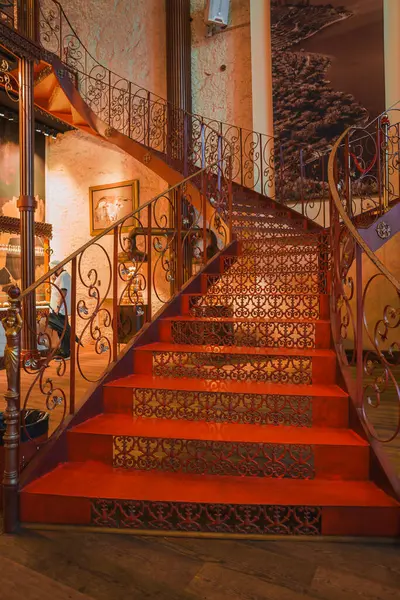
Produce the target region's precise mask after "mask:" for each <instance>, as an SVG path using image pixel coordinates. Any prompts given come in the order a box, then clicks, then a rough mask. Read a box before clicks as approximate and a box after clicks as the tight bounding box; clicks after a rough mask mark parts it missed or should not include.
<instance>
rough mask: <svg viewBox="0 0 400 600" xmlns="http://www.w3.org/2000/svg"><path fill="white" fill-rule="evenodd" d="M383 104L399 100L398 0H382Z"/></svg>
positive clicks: (399, 9)
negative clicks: (383, 50) (383, 48)
mask: <svg viewBox="0 0 400 600" xmlns="http://www.w3.org/2000/svg"><path fill="white" fill-rule="evenodd" d="M383 21H384V47H385V106H386V108H389V107H390V106H392V105H393V104H395V103H396V102H398V101H400V35H399V31H400V2H399V1H398V0H384V2H383ZM399 106H400V105H399Z"/></svg>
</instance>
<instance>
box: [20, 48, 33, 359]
mask: <svg viewBox="0 0 400 600" xmlns="http://www.w3.org/2000/svg"><path fill="white" fill-rule="evenodd" d="M19 87H20V98H19V153H20V167H19V169H20V197H19V200H18V208H19V210H20V215H21V219H20V229H21V273H22V275H21V283H22V289H23V290H25V289H26V288H28V287H29V286H30V285H32V284H33V283H34V281H35V233H34V228H35V208H36V202H35V198H34V156H35V115H34V99H33V61H31V60H27V59H25V58H21V59H20V61H19ZM35 299H36V295H35V293H32V294H29V296H27V297H26V298H25V299H24V305H23V311H24V329H23V348H24V350H28V351H32V350H36V314H35V313H36V302H35Z"/></svg>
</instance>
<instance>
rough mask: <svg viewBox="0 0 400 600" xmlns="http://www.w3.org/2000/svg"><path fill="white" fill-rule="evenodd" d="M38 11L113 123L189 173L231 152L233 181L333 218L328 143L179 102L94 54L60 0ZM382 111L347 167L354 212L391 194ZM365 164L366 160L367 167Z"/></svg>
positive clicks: (45, 39) (45, 35) (51, 43)
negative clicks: (281, 134)
mask: <svg viewBox="0 0 400 600" xmlns="http://www.w3.org/2000/svg"><path fill="white" fill-rule="evenodd" d="M7 1H8V0H7ZM38 12H39V14H38V27H37V30H38V31H37V36H38V40H39V42H40V44H41V45H42V47H43V48H44V49H45V50H46V51H48V52H50V53H52V54H53V55H55V56H57V57H58V58H59V59H60V60H61V61H62V62H63V64H64V65H65V66H66V67H67V73H68V74H69V76H70V77H71V78H72V79H73V81H74V85H75V86H76V88H77V89H78V91H79V94H80V96H81V97H82V99H83V100H84V101H85V103H86V104H87V105H88V106H89V107H90V109H91V110H92V111H93V112H94V113H95V114H96V116H98V117H99V118H100V119H102V120H103V121H104V122H105V123H107V124H108V125H109V127H110V129H115V130H116V131H118V132H120V133H123V134H125V135H127V136H129V137H130V138H131V139H133V140H135V141H136V142H139V143H140V144H142V145H143V146H146V147H147V148H150V149H152V150H153V151H154V152H156V153H159V154H160V156H161V157H162V158H163V160H164V161H165V162H166V163H168V164H169V165H171V166H172V167H174V168H175V169H176V170H178V171H179V172H180V173H181V174H182V175H183V176H185V177H186V176H188V175H190V174H191V173H194V172H196V170H198V169H200V168H204V167H205V166H206V165H207V164H210V163H212V162H215V161H216V160H218V159H220V158H222V157H224V156H226V155H227V154H229V155H231V156H232V174H233V181H234V182H235V183H237V184H240V185H243V186H244V187H246V188H248V189H251V190H256V191H257V192H260V193H262V194H263V195H266V196H269V197H271V198H274V199H275V200H277V201H279V202H281V203H283V204H285V205H287V206H288V207H290V208H293V209H295V210H296V211H298V212H300V213H301V214H303V215H304V216H306V217H308V218H309V219H311V220H314V221H316V222H317V223H318V224H320V225H321V226H323V227H327V226H329V216H330V215H329V186H328V179H327V162H328V155H329V150H328V151H327V152H326V153H321V152H314V151H313V150H312V148H297V149H296V148H295V149H293V148H288V145H287V143H281V141H280V140H279V139H278V138H276V137H275V138H274V137H271V136H267V135H264V134H261V133H258V132H255V131H251V130H247V129H244V128H241V127H238V126H236V125H232V124H228V123H223V122H219V121H216V120H213V119H208V118H205V117H203V116H200V115H195V114H190V113H188V112H186V111H183V110H180V109H177V108H176V107H175V106H173V105H171V104H170V103H168V102H167V101H166V100H165V99H164V98H161V97H160V96H158V95H157V94H154V93H153V92H151V91H149V90H146V89H144V88H143V87H141V86H138V85H137V84H135V83H133V82H131V81H129V80H128V79H127V78H126V77H122V76H121V75H119V74H117V73H115V72H114V71H111V70H110V69H108V68H107V67H105V66H104V65H102V64H101V63H100V62H99V61H98V60H97V59H96V58H94V57H93V55H92V54H91V53H90V52H89V50H88V49H87V48H86V46H85V45H84V44H83V43H82V41H81V40H80V38H79V36H78V34H77V33H76V31H75V29H74V27H73V26H72V24H71V23H70V21H69V19H68V17H67V15H66V14H65V12H64V10H63V8H62V6H61V4H60V3H59V2H58V1H57V0H40V1H39V11H38ZM9 24H10V25H12V24H11V22H10V23H9ZM384 119H385V116H384V115H381V116H380V117H378V119H376V120H375V121H374V122H373V123H372V124H371V125H370V126H369V127H367V128H366V133H365V135H364V136H363V137H362V136H361V139H360V140H359V143H358V145H356V143H355V141H354V140H353V148H352V149H351V151H350V154H349V157H350V158H349V168H351V169H353V171H354V172H355V173H356V174H357V177H358V181H359V185H358V189H357V193H358V196H357V194H356V196H355V197H354V201H353V216H355V215H358V214H360V213H371V209H372V208H373V206H379V207H380V209H381V210H385V207H386V206H387V204H388V202H389V203H390V200H391V199H393V196H394V190H392V192H390V191H389V192H387V193H386V192H385V184H384V182H385V180H386V179H385V178H386V171H387V169H388V165H389V163H390V161H391V159H390V154H391V152H390V150H389V152H388V145H387V144H385V142H384V140H385V139H386V138H390V139H391V140H392V141H391V145H392V151H393V152H392V157H393V160H392V161H391V166H390V167H389V169H394V170H396V171H397V172H398V171H399V169H398V168H397V166H396V165H395V160H394V158H395V156H396V150H395V148H394V136H393V135H390V136H389V131H388V126H387V123H386V122H385V120H384ZM375 154H376V160H375V162H374V163H373V164H372V165H371V164H370V162H371V160H370V159H371V158H372V156H373V155H375ZM350 163H351V166H350ZM363 165H364V166H363ZM365 165H369V168H368V171H367V172H366V171H365ZM386 187H387V186H386ZM367 222H368V221H367Z"/></svg>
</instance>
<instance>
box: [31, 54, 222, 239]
mask: <svg viewBox="0 0 400 600" xmlns="http://www.w3.org/2000/svg"><path fill="white" fill-rule="evenodd" d="M51 64H52V67H53V69H54V75H55V77H56V79H57V82H58V85H59V86H60V88H61V90H62V92H63V93H64V94H65V96H66V98H67V100H68V102H69V103H70V105H71V107H72V108H73V109H74V110H75V111H76V112H77V113H78V114H79V115H80V117H81V119H82V120H83V121H84V122H85V123H86V125H85V126H84V125H82V123H78V124H75V123H74V122H73V120H72V115H71V114H69V115H68V114H64V113H59V112H57V118H58V119H61V120H63V121H64V122H66V123H68V124H69V125H73V126H74V127H76V128H77V129H81V130H82V131H84V132H85V133H89V132H90V133H92V134H93V135H96V136H99V137H101V138H102V139H104V140H106V141H107V142H109V143H111V144H113V145H115V146H117V147H118V148H120V149H121V150H123V151H124V152H126V153H127V154H129V155H130V156H132V157H133V158H134V159H135V160H137V161H139V162H140V163H142V164H143V165H144V166H146V167H147V168H148V169H150V170H151V171H153V173H155V174H156V175H158V176H159V177H161V178H162V179H164V180H165V181H166V182H167V184H168V187H172V186H174V185H177V184H179V183H181V182H182V181H184V179H185V178H184V176H183V175H182V174H181V173H179V171H176V170H175V169H173V168H172V167H171V166H169V165H168V164H167V163H166V162H165V161H164V160H163V159H162V158H160V157H159V155H158V153H157V152H155V151H154V150H152V149H151V148H147V147H146V146H144V145H143V144H141V143H140V142H137V141H135V140H133V139H132V138H130V137H128V136H126V135H125V134H123V133H120V132H119V131H117V130H116V129H114V128H112V127H109V125H107V123H105V122H104V121H102V120H101V119H100V118H99V117H98V116H97V115H96V114H95V113H94V112H93V111H92V110H91V108H90V107H89V106H88V105H87V104H86V102H85V101H84V100H83V98H82V97H81V95H80V94H79V91H78V90H77V89H76V87H75V86H74V84H73V81H72V80H71V78H70V77H69V76H68V72H67V71H66V69H65V67H64V65H63V63H62V62H61V61H60V60H59V59H58V58H57V57H56V56H54V57H52V63H51ZM38 106H39V107H40V108H41V109H42V110H45V111H46V112H48V113H49V114H50V115H51V114H52V112H51V110H49V108H48V106H46V104H45V103H43V102H40V103H38ZM68 117H70V118H68ZM187 191H188V199H189V200H190V202H191V204H192V205H193V206H194V207H195V208H196V209H197V210H198V211H199V212H200V211H202V210H203V205H202V196H201V194H200V190H199V189H198V188H197V187H196V186H195V185H194V184H193V183H192V182H191V181H188V182H187ZM214 215H215V208H214V207H213V206H212V205H211V204H210V202H209V201H208V199H206V218H207V222H208V223H211V222H212V220H213V217H214ZM219 216H220V218H221V221H222V224H223V227H224V229H225V230H228V225H227V224H226V223H225V222H224V220H223V218H222V217H221V215H219Z"/></svg>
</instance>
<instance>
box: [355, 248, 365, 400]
mask: <svg viewBox="0 0 400 600" xmlns="http://www.w3.org/2000/svg"><path fill="white" fill-rule="evenodd" d="M355 259H356V303H357V325H356V332H357V333H356V344H357V346H356V357H357V358H356V360H357V365H356V396H357V397H356V404H357V407H358V408H361V407H362V401H363V373H364V360H363V327H364V324H363V285H362V251H361V248H360V246H359V245H358V244H356V249H355Z"/></svg>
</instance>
